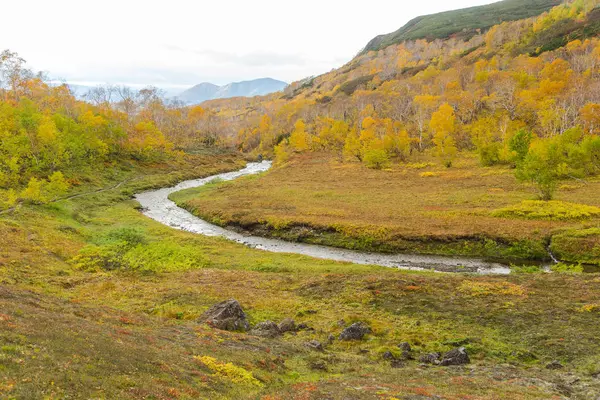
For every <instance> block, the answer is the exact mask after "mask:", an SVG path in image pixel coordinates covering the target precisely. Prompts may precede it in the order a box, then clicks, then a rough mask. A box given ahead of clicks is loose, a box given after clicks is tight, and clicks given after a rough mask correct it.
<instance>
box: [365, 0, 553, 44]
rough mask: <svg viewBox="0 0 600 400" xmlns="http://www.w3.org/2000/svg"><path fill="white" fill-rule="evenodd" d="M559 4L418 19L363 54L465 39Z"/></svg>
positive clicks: (544, 0) (499, 6)
mask: <svg viewBox="0 0 600 400" xmlns="http://www.w3.org/2000/svg"><path fill="white" fill-rule="evenodd" d="M560 3H561V0H504V1H500V2H497V3H493V4H488V5H484V6H478V7H470V8H464V9H461V10H454V11H447V12H442V13H438V14H432V15H425V16H420V17H417V18H415V19H413V20H411V21H410V22H408V23H407V24H406V25H404V26H403V27H402V28H400V29H398V30H397V31H396V32H393V33H390V34H387V35H379V36H377V37H376V38H374V39H373V40H371V41H370V42H369V43H368V44H367V46H366V47H365V48H364V50H363V52H364V53H366V52H369V51H376V50H381V49H383V48H385V47H388V46H390V45H393V44H398V43H401V42H404V41H407V40H416V39H428V40H432V39H445V38H448V37H450V36H453V35H456V36H461V37H463V38H465V39H468V38H469V37H471V36H474V35H475V34H477V33H478V31H482V30H487V29H489V28H491V27H492V26H494V25H497V24H500V23H502V22H504V21H516V20H520V19H524V18H530V17H534V16H537V15H540V14H542V13H543V12H545V11H548V10H550V9H551V8H552V7H554V6H557V5H558V4H560Z"/></svg>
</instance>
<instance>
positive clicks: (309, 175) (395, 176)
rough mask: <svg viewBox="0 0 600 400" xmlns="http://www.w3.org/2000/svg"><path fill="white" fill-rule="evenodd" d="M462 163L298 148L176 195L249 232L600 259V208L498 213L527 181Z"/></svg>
mask: <svg viewBox="0 0 600 400" xmlns="http://www.w3.org/2000/svg"><path fill="white" fill-rule="evenodd" d="M423 165H425V167H423ZM417 167H418V168H417ZM421 167H423V168H421ZM455 169H456V170H452V171H448V170H446V169H440V168H436V167H435V166H432V165H429V164H426V163H423V164H421V165H417V166H405V167H401V168H400V169H392V170H389V171H372V170H368V169H366V168H363V167H361V166H359V165H352V164H350V165H348V164H345V165H341V164H337V163H336V161H335V160H331V159H325V160H322V159H316V158H314V157H298V158H297V159H295V160H293V161H292V162H291V163H290V164H288V165H285V166H283V167H278V168H276V169H274V170H272V171H269V173H267V174H266V175H264V176H261V177H260V179H256V177H246V178H240V179H239V180H237V181H235V182H223V183H218V184H212V185H207V186H205V187H201V188H197V189H190V190H188V191H185V192H181V193H175V194H172V195H171V198H172V199H173V200H174V201H175V202H176V203H177V204H178V205H179V206H181V207H183V208H185V209H187V210H188V211H190V212H191V213H193V214H194V215H196V216H199V217H200V218H202V219H204V220H206V221H209V222H210V223H212V224H215V225H218V226H219V227H222V228H227V229H228V230H233V231H236V232H238V233H240V234H242V235H252V236H260V237H265V238H271V239H277V240H285V241H288V242H294V243H306V244H313V245H324V246H331V247H336V248H343V249H349V250H355V251H362V252H370V253H372V252H376V253H383V254H390V253H409V254H428V255H443V256H451V257H456V256H462V257H471V258H482V259H485V260H489V261H491V262H498V263H502V264H505V265H509V264H515V265H530V264H537V265H543V264H549V263H552V261H553V258H554V257H555V258H559V259H561V260H564V261H565V262H571V263H582V264H592V265H593V264H596V265H598V264H600V235H597V234H595V232H596V231H595V230H594V227H595V226H598V224H599V221H600V219H598V218H597V217H592V218H589V219H566V220H561V219H552V217H551V215H550V218H549V219H543V218H542V219H526V218H513V217H500V216H496V215H495V213H496V211H497V210H501V209H503V208H505V207H509V206H512V205H514V204H519V202H526V201H528V200H527V199H528V198H531V197H532V195H531V193H530V192H529V188H528V187H527V186H523V185H519V184H517V182H516V180H515V179H514V176H512V175H511V174H512V171H511V170H510V169H506V168H480V167H476V166H474V165H473V164H472V163H471V162H470V160H468V159H467V160H465V161H464V162H463V166H462V167H461V165H460V164H459V166H458V167H456V168H455ZM423 171H425V172H423ZM436 174H437V175H439V177H435V175H436ZM422 175H427V176H428V177H423V176H422ZM429 175H434V177H429ZM595 188H599V189H600V184H599V183H598V182H590V183H589V184H587V185H582V186H581V187H577V188H565V189H564V192H563V193H561V194H560V200H561V201H560V202H557V203H558V205H559V206H561V205H562V204H564V205H565V207H571V204H572V205H573V206H575V205H576V204H575V203H576V202H582V201H584V202H586V203H590V202H591V204H593V205H595V202H596V203H597V198H596V196H595V195H594V193H593V192H594V190H595ZM598 205H600V204H598ZM551 206H554V204H551ZM592 269H593V268H592Z"/></svg>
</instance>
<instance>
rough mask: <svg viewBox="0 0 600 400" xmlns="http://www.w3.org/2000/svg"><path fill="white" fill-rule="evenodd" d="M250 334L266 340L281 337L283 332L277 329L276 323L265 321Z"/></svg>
mask: <svg viewBox="0 0 600 400" xmlns="http://www.w3.org/2000/svg"><path fill="white" fill-rule="evenodd" d="M250 334H251V335H254V336H260V337H266V338H275V337H277V336H279V335H281V332H280V331H279V328H278V327H277V324H276V323H275V322H273V321H265V322H261V323H260V324H257V325H256V326H255V327H254V328H252V330H251V331H250Z"/></svg>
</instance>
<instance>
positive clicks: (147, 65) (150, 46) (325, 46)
mask: <svg viewBox="0 0 600 400" xmlns="http://www.w3.org/2000/svg"><path fill="white" fill-rule="evenodd" d="M491 2H493V1H492V0H452V1H448V0H421V1H414V0H410V1H406V0H369V1H360V2H359V1H356V0H299V1H296V2H294V3H292V2H287V1H281V0H278V1H276V0H252V1H245V0H214V1H202V0H168V1H167V0H161V1H156V0H101V1H100V0H93V1H92V0H28V1H24V0H18V1H7V2H6V4H2V14H3V18H2V19H1V22H0V51H1V50H3V49H10V50H11V51H15V52H17V53H19V55H20V56H21V57H23V58H24V59H26V60H27V61H28V65H29V67H30V68H31V69H33V70H35V71H45V72H47V73H48V74H49V76H50V78H51V79H54V80H60V81H65V82H69V83H74V84H83V85H96V84H114V85H130V86H134V87H137V86H146V85H153V86H158V87H162V88H165V89H171V90H173V89H175V90H176V89H177V88H182V89H184V88H187V87H190V86H193V85H195V84H198V83H201V82H212V83H215V84H218V85H223V84H226V83H229V82H238V81H242V80H249V79H256V78H262V77H271V78H275V79H280V80H283V81H286V82H293V81H297V80H300V79H303V78H305V77H308V76H312V75H318V74H322V73H325V72H327V71H329V70H331V69H333V68H338V67H340V66H342V65H343V64H345V63H346V62H348V61H350V60H351V59H352V57H354V55H356V54H357V53H358V52H359V51H360V50H361V49H362V48H363V47H364V46H365V45H366V44H367V43H368V41H369V40H371V39H372V38H373V37H375V36H377V35H379V34H383V33H389V32H393V31H395V30H397V29H398V28H400V27H401V26H402V25H404V24H405V23H406V22H408V21H409V20H410V19H412V18H414V17H416V16H419V15H423V14H431V13H435V12H439V11H445V10H449V9H458V8H463V7H469V6H474V5H481V4H487V3H491Z"/></svg>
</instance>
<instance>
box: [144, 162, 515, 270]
mask: <svg viewBox="0 0 600 400" xmlns="http://www.w3.org/2000/svg"><path fill="white" fill-rule="evenodd" d="M269 168H271V162H270V161H263V162H261V163H250V164H248V165H247V166H246V168H244V169H241V170H239V171H235V172H228V173H224V174H219V175H214V176H209V177H207V178H202V179H193V180H189V181H185V182H181V183H179V184H178V185H176V186H173V187H170V188H163V189H158V190H153V191H149V192H145V193H140V194H138V195H136V196H135V198H136V200H137V201H138V202H139V203H140V204H141V206H142V209H143V213H144V215H146V216H148V217H150V218H152V219H154V220H156V221H158V222H160V223H163V224H165V225H167V226H170V227H172V228H175V229H180V230H184V231H188V232H193V233H198V234H201V235H206V236H220V237H224V238H226V239H229V240H232V241H234V242H238V243H241V244H244V245H246V246H249V247H252V248H255V249H260V250H264V251H270V252H274V253H293V254H302V255H306V256H311V257H315V258H320V259H327V260H335V261H345V262H351V263H355V264H365V265H380V266H383V267H391V268H400V269H407V270H435V271H440V272H470V273H480V274H509V273H510V268H509V267H508V266H507V265H504V264H501V263H494V262H488V261H485V260H481V259H474V258H462V257H449V256H427V255H413V254H379V253H367V252H360V251H354V250H345V249H339V248H335V247H327V246H319V245H312V244H305V243H291V242H286V241H283V240H278V239H268V238H263V237H259V236H251V235H244V234H241V233H237V232H234V231H231V230H227V229H224V228H221V227H219V226H216V225H213V224H210V223H208V222H206V221H204V220H202V219H200V218H198V217H196V216H194V215H192V214H191V213H189V212H188V211H186V210H184V209H182V208H180V207H178V206H177V205H176V204H175V203H174V202H173V201H171V200H169V195H170V194H171V193H175V192H178V191H180V190H184V189H190V188H194V187H198V186H203V185H205V184H207V183H209V182H211V181H213V180H215V179H220V180H225V181H229V180H233V179H236V178H239V177H240V176H244V175H252V174H257V173H260V172H264V171H267V170H268V169H269Z"/></svg>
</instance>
